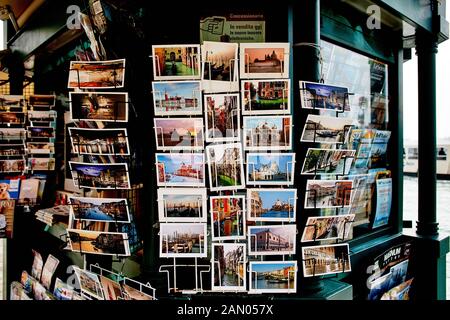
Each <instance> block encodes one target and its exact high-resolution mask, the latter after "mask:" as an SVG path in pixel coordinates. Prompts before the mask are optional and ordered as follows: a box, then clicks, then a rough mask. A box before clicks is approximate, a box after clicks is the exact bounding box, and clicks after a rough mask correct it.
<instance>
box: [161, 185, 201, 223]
mask: <svg viewBox="0 0 450 320" xmlns="http://www.w3.org/2000/svg"><path fill="white" fill-rule="evenodd" d="M207 211H208V207H207V204H206V189H205V188H159V189H158V216H159V221H160V222H206V219H207Z"/></svg>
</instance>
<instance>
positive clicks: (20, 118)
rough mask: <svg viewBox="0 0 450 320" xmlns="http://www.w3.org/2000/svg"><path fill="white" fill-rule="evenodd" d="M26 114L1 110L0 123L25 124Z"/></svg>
mask: <svg viewBox="0 0 450 320" xmlns="http://www.w3.org/2000/svg"><path fill="white" fill-rule="evenodd" d="M25 121H26V115H25V113H24V112H0V124H5V125H11V124H24V123H25Z"/></svg>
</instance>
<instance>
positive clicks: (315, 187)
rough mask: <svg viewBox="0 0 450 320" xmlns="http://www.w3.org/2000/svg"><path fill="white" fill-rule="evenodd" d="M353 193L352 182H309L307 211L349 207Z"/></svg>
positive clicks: (306, 195)
mask: <svg viewBox="0 0 450 320" xmlns="http://www.w3.org/2000/svg"><path fill="white" fill-rule="evenodd" d="M352 192H353V181H352V180H308V181H307V182H306V191H305V209H324V208H344V207H349V206H350V205H351V199H352Z"/></svg>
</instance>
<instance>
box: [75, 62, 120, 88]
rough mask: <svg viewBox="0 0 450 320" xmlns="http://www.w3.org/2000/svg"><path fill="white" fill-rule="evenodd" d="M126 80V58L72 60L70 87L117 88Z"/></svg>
mask: <svg viewBox="0 0 450 320" xmlns="http://www.w3.org/2000/svg"><path fill="white" fill-rule="evenodd" d="M124 82H125V59H118V60H109V61H70V71H69V84H68V88H69V89H70V88H73V89H75V88H78V89H116V88H123V87H124Z"/></svg>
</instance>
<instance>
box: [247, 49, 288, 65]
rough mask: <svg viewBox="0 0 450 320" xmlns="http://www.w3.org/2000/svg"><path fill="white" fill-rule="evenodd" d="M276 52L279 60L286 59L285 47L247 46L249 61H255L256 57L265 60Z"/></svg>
mask: <svg viewBox="0 0 450 320" xmlns="http://www.w3.org/2000/svg"><path fill="white" fill-rule="evenodd" d="M273 52H275V54H276V55H277V58H278V60H280V61H284V49H283V48H245V54H246V55H248V60H247V61H246V62H248V61H250V63H252V62H254V61H255V59H258V60H260V61H263V60H265V59H266V56H267V55H269V56H270V55H272V53H273Z"/></svg>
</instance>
